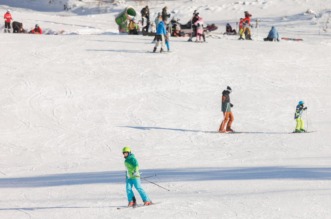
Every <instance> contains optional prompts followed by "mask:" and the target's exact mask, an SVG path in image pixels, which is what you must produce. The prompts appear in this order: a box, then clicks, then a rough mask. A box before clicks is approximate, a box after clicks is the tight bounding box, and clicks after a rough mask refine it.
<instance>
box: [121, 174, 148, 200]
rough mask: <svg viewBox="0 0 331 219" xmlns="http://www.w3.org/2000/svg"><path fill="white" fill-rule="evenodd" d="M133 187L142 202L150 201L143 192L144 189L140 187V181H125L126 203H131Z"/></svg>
mask: <svg viewBox="0 0 331 219" xmlns="http://www.w3.org/2000/svg"><path fill="white" fill-rule="evenodd" d="M133 186H134V187H135V188H136V190H137V191H138V193H139V195H140V197H141V199H142V200H143V202H146V201H150V199H149V198H148V196H147V194H146V192H145V191H144V189H143V188H142V187H141V182H140V179H139V178H137V179H128V178H127V179H126V194H127V196H128V202H131V201H132V200H133V196H134V193H133V190H132V187H133Z"/></svg>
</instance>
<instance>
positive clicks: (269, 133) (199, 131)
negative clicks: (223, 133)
mask: <svg viewBox="0 0 331 219" xmlns="http://www.w3.org/2000/svg"><path fill="white" fill-rule="evenodd" d="M120 127H123V128H132V129H138V130H143V131H149V130H168V131H177V132H196V133H219V132H218V131H203V130H195V129H180V128H165V127H151V126H120ZM289 133H290V132H241V131H238V132H233V133H227V134H232V135H234V134H264V135H283V134H289Z"/></svg>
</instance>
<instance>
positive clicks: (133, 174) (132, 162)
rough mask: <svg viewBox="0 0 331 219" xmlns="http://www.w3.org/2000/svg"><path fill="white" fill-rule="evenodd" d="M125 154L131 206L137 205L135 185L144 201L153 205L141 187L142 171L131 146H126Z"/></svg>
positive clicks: (127, 189)
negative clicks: (133, 188) (133, 189)
mask: <svg viewBox="0 0 331 219" xmlns="http://www.w3.org/2000/svg"><path fill="white" fill-rule="evenodd" d="M122 152H123V156H124V158H125V161H124V165H125V167H126V170H127V171H126V193H127V197H128V201H129V204H128V206H129V207H134V206H136V198H135V196H134V194H133V191H132V187H135V188H136V190H137V191H138V193H139V195H140V197H141V199H142V200H143V202H144V205H151V204H152V202H151V200H150V199H149V197H148V196H147V194H146V192H145V191H144V189H143V188H142V187H141V182H140V172H139V164H138V161H137V159H136V157H135V156H134V155H133V154H132V153H131V148H129V147H124V148H123V150H122Z"/></svg>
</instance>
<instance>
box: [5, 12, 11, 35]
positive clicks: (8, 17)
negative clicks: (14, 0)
mask: <svg viewBox="0 0 331 219" xmlns="http://www.w3.org/2000/svg"><path fill="white" fill-rule="evenodd" d="M3 18H4V19H5V33H7V32H8V33H10V29H11V27H10V22H11V20H13V18H12V16H11V14H10V10H7V12H6V13H5V15H4V16H3Z"/></svg>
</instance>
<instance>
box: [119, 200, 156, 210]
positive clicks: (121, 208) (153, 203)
mask: <svg viewBox="0 0 331 219" xmlns="http://www.w3.org/2000/svg"><path fill="white" fill-rule="evenodd" d="M156 204H158V203H155V202H152V204H150V205H138V204H136V205H134V206H132V207H128V206H120V207H117V208H116V209H117V210H124V209H136V208H142V207H149V206H151V205H156Z"/></svg>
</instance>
